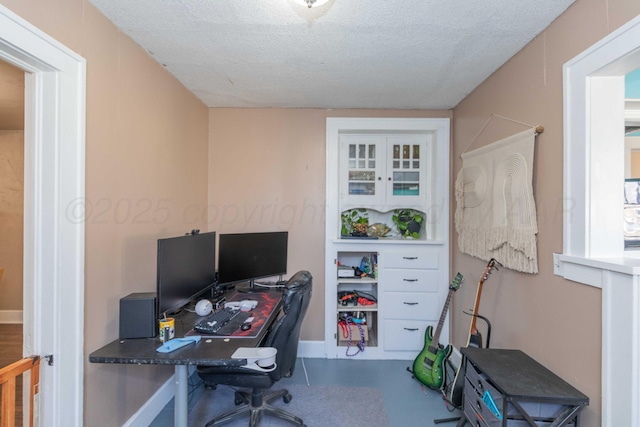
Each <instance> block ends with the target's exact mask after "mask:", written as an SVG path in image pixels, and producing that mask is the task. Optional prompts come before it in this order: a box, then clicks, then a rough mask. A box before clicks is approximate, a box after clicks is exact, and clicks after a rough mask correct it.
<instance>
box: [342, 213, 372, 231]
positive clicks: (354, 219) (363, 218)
mask: <svg viewBox="0 0 640 427" xmlns="http://www.w3.org/2000/svg"><path fill="white" fill-rule="evenodd" d="M340 219H341V222H342V227H341V229H340V234H341V235H342V236H354V237H367V227H368V226H369V213H368V212H367V210H366V209H364V208H356V209H349V210H346V211H344V212H342V214H340Z"/></svg>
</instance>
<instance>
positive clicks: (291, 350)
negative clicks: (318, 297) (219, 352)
mask: <svg viewBox="0 0 640 427" xmlns="http://www.w3.org/2000/svg"><path fill="white" fill-rule="evenodd" d="M311 287H312V277H311V273H309V272H308V271H304V270H303V271H298V272H297V273H296V274H294V275H293V277H291V279H289V281H288V282H287V284H286V285H285V290H284V297H283V298H284V300H283V305H282V311H283V312H284V315H283V316H282V317H280V318H279V319H278V320H277V321H276V323H275V324H274V326H273V328H272V329H271V332H270V333H269V335H268V336H267V339H266V341H265V346H266V347H275V348H276V349H278V353H277V354H276V364H277V366H278V367H277V369H276V370H275V371H273V372H272V375H271V376H272V378H273V379H274V380H276V381H277V380H279V379H280V378H281V377H289V376H291V374H293V369H294V368H295V365H296V358H297V357H298V341H299V339H300V327H301V326H302V320H303V319H304V316H305V314H306V313H307V308H309V301H310V300H311Z"/></svg>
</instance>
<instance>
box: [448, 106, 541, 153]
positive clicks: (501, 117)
mask: <svg viewBox="0 0 640 427" xmlns="http://www.w3.org/2000/svg"><path fill="white" fill-rule="evenodd" d="M494 117H497V118H499V119H503V120H508V121H510V122H513V123H517V124H519V125H523V126H527V127H530V128H532V129H535V136H538V135H540V134H541V133H542V132H544V126H541V125H537V126H534V125H530V124H528V123H524V122H520V121H518V120H514V119H510V118H509V117H504V116H500V115H498V114H493V113H491V115H490V116H489V118H488V119H487V121H485V122H484V124H483V125H482V127H481V128H480V130H479V131H478V133H476V134H475V136H474V137H473V138H472V139H471V142H469V144H468V145H467V146H466V148H465V149H464V151H463V152H462V153H466V152H467V151H468V150H469V148H470V147H471V146H472V145H473V143H474V142H476V139H478V137H479V136H480V134H481V133H482V131H483V130H484V129H485V128H486V127H487V125H488V124H489V122H491V120H492V119H493V118H494ZM460 158H462V154H460Z"/></svg>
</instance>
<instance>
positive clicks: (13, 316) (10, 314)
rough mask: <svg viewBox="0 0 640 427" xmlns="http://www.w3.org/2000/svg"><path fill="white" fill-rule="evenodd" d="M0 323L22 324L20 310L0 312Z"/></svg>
mask: <svg viewBox="0 0 640 427" xmlns="http://www.w3.org/2000/svg"><path fill="white" fill-rule="evenodd" d="M0 323H22V310H0Z"/></svg>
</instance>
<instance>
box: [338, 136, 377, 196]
mask: <svg viewBox="0 0 640 427" xmlns="http://www.w3.org/2000/svg"><path fill="white" fill-rule="evenodd" d="M383 144H384V138H380V137H377V136H376V137H373V136H371V137H370V136H364V135H348V136H343V137H341V140H340V155H341V157H340V161H341V165H340V170H341V179H340V182H341V183H340V186H341V196H342V198H343V201H345V202H346V203H347V204H353V205H354V206H355V205H358V204H365V205H375V204H376V203H379V202H381V201H382V200H384V195H383V194H381V193H383V192H384V190H383V189H382V187H381V185H382V182H383V181H382V173H383V171H384V156H385V153H384V145H383Z"/></svg>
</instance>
